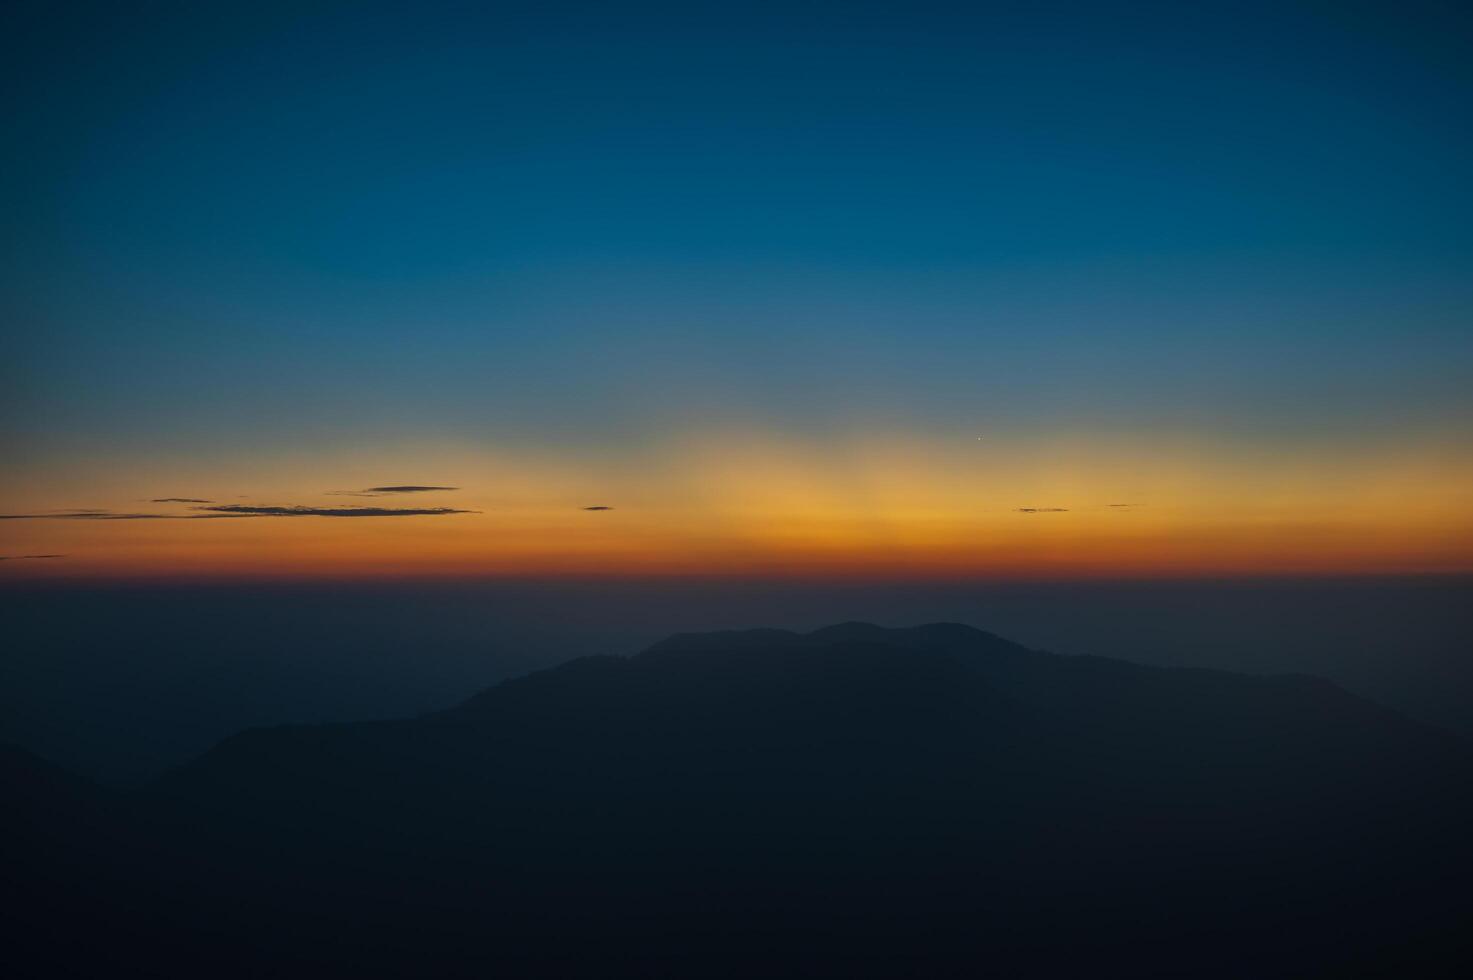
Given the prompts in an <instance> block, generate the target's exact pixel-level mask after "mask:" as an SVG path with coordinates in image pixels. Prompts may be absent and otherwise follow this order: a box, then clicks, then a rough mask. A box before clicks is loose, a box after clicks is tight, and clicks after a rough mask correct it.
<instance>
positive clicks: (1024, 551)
mask: <svg viewBox="0 0 1473 980" xmlns="http://www.w3.org/2000/svg"><path fill="white" fill-rule="evenodd" d="M384 455H385V454H383V453H363V454H356V455H355V454H345V455H344V456H342V457H340V458H334V459H330V460H322V459H313V460H300V459H287V460H252V461H250V463H251V465H249V466H246V465H245V464H244V463H241V464H238V466H234V467H230V468H228V469H226V468H215V469H212V468H211V467H209V466H207V465H205V464H195V465H190V464H174V465H171V466H170V465H159V464H157V463H156V462H155V463H151V464H150V465H149V466H147V467H139V469H141V470H147V471H148V474H149V475H148V477H147V479H146V480H145V479H144V478H143V477H142V476H141V475H130V476H127V477H126V478H119V479H117V480H115V481H114V483H113V484H112V485H111V486H110V487H109V488H108V490H107V492H106V493H105V494H98V493H97V492H96V491H86V492H84V491H83V490H82V489H79V488H83V487H85V486H86V485H87V484H86V482H85V481H84V480H82V479H81V478H80V476H81V475H80V474H76V475H68V474H66V473H56V474H50V475H49V482H46V483H33V485H31V486H29V487H27V488H24V490H23V492H20V493H16V494H14V495H13V496H11V497H10V498H8V499H6V500H5V501H4V502H3V511H4V512H6V513H43V512H46V511H50V510H55V509H57V508H59V507H63V506H65V507H74V506H75V507H83V506H86V507H101V508H107V509H111V510H114V511H117V512H140V511H143V512H159V513H165V512H166V513H171V514H176V515H180V516H186V515H188V514H190V513H191V511H190V510H189V508H188V506H185V505H177V504H171V505H164V504H154V503H148V502H146V501H149V500H151V499H152V497H154V496H160V495H173V494H187V495H190V496H196V495H197V496H200V497H204V498H209V499H212V500H217V501H223V502H231V503H234V502H237V501H241V500H242V497H241V490H242V489H253V488H252V487H251V486H250V485H249V484H248V483H247V482H246V481H245V480H244V477H245V476H247V475H249V476H251V477H252V479H253V482H255V483H256V484H257V486H259V487H260V489H258V490H257V491H256V494H254V495H252V496H250V497H249V498H246V500H248V502H250V503H259V504H273V505H302V504H306V505H311V506H318V507H328V506H333V507H342V506H353V505H375V506H386V507H433V506H450V507H456V508H462V509H466V510H474V511H477V513H467V514H455V515H446V516H417V517H371V518H370V517H364V518H332V517H261V518H246V519H222V520H128V521H80V520H56V519H41V520H13V521H4V522H0V553H3V554H7V555H9V554H42V553H46V554H52V553H62V554H66V555H67V557H66V558H62V559H54V560H46V561H41V560H37V561H16V562H4V563H0V578H3V579H5V580H9V581H17V580H35V579H57V578H62V579H66V578H97V579H132V578H175V577H187V578H220V579H230V578H380V577H382V578H396V577H477V576H488V577H490V576H495V577H562V576H589V577H636V576H692V575H701V576H764V577H785V576H794V577H814V578H848V577H874V578H896V579H911V578H916V579H925V578H966V577H986V578H1011V579H1064V578H1080V579H1088V578H1102V577H1112V578H1142V577H1146V578H1149V577H1203V576H1244V575H1340V574H1366V573H1418V572H1465V571H1473V512H1470V508H1469V507H1468V506H1467V501H1468V500H1469V499H1473V495H1470V494H1469V492H1468V491H1469V489H1470V488H1473V462H1470V461H1469V460H1468V459H1467V458H1462V457H1459V456H1458V455H1456V454H1454V453H1451V452H1449V451H1448V450H1447V449H1446V448H1445V447H1440V446H1436V445H1428V446H1422V447H1397V448H1387V447H1379V448H1375V449H1365V450H1362V451H1359V452H1351V451H1345V452H1341V453H1339V454H1335V455H1330V454H1325V453H1320V454H1317V455H1307V454H1303V453H1293V452H1267V451H1263V450H1253V449H1250V448H1243V447H1232V446H1206V447H1204V446H1194V445H1191V444H1190V443H1186V442H1183V443H1179V444H1176V445H1169V446H1167V445H1152V446H1141V445H1139V444H1135V445H1132V444H1121V445H1115V446H1104V445H1100V444H1099V443H1093V444H1085V443H1070V442H1068V441H1060V442H1057V443H1054V444H1049V445H1039V444H1033V445H1026V446H1024V445H997V446H992V445H989V446H985V447H980V448H979V447H977V446H973V445H965V446H960V447H959V446H957V445H955V444H952V443H941V442H936V441H930V442H927V441H925V440H921V439H917V438H914V437H909V436H905V435H904V434H894V435H889V436H884V435H882V436H871V437H869V438H867V439H864V440H855V441H852V442H849V443H838V444H828V445H815V444H812V443H806V442H802V441H799V440H783V439H780V438H775V437H772V436H770V435H756V436H754V435H750V434H741V433H736V434H732V433H727V434H723V435H721V436H719V437H708V438H706V439H704V440H701V441H693V440H692V441H684V442H677V443H672V444H667V445H664V446H660V447H656V448H653V449H648V450H645V451H642V452H639V453H633V452H631V453H627V454H624V455H614V454H609V453H603V454H589V455H587V456H583V457H579V456H577V455H576V454H568V455H566V456H562V457H550V456H546V455H537V454H529V453H523V454H517V453H508V452H494V451H491V450H487V449H484V448H481V447H466V446H438V447H423V446H421V447H406V448H405V449H403V450H401V451H399V452H396V453H393V454H391V455H392V458H393V459H395V460H396V462H395V463H394V464H393V465H392V466H390V465H385V464H384V463H383V461H382V458H383V457H384ZM406 460H407V462H406ZM113 469H114V471H115V472H123V473H127V467H126V466H125V465H124V466H115V467H114V468H113ZM236 469H238V470H239V472H230V470H236ZM386 472H387V473H388V475H389V476H393V475H394V474H399V473H407V474H415V475H417V474H429V475H435V476H438V477H439V478H440V479H443V480H446V481H447V482H448V483H450V484H453V485H455V486H459V487H462V488H463V489H462V490H460V491H457V492H453V493H436V494H423V495H418V494H417V495H414V496H412V497H410V496H405V497H397V498H389V499H385V498H376V499H373V500H362V499H355V498H349V497H341V496H327V495H325V491H326V490H329V489H340V488H343V487H354V486H373V485H381V484H383V483H384V481H385V473H386ZM262 473H264V474H267V476H268V477H269V479H266V480H263V479H261V478H260V476H259V474H262ZM452 478H453V479H452ZM263 484H264V485H263ZM293 488H295V489H293ZM590 504H607V505H610V506H612V507H613V509H612V510H610V511H603V512H589V511H584V510H583V509H582V508H583V507H584V506H587V505H590ZM1121 505H1126V506H1121ZM1025 508H1034V509H1035V512H1032V513H1027V512H1023V509H1025ZM1052 508H1059V509H1058V510H1052Z"/></svg>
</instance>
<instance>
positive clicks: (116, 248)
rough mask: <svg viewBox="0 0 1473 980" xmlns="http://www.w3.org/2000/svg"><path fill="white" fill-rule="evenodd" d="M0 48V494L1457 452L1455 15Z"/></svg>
mask: <svg viewBox="0 0 1473 980" xmlns="http://www.w3.org/2000/svg"><path fill="white" fill-rule="evenodd" d="M16 24H17V26H18V29H17V30H16V31H14V32H13V33H11V37H10V40H9V42H8V46H9V48H10V51H9V54H8V56H7V58H6V59H5V60H6V62H7V63H8V65H9V67H8V68H7V69H6V74H5V79H6V85H7V91H8V93H9V94H8V95H7V103H8V104H9V105H10V106H12V107H13V108H14V109H16V110H18V111H17V112H16V114H15V115H16V119H15V122H14V123H13V124H12V126H11V127H10V133H11V139H12V141H13V150H14V151H16V152H13V153H12V154H9V157H10V158H11V159H10V163H8V164H7V173H6V179H5V181H4V189H3V194H4V201H3V203H4V206H5V209H6V212H7V214H8V215H9V220H8V221H7V226H8V230H7V232H6V233H5V235H6V237H5V241H4V251H3V254H4V256H5V258H6V265H7V267H8V268H7V270H6V271H5V272H4V273H3V277H4V278H3V283H0V284H3V286H4V291H5V294H6V296H7V300H6V303H7V306H8V309H7V311H6V314H5V318H6V321H7V323H8V326H7V328H6V346H7V350H8V355H9V356H7V358H6V362H7V365H6V367H5V368H4V369H3V371H4V373H3V382H4V388H5V389H6V391H5V394H4V396H3V402H0V407H3V411H4V414H5V415H6V417H7V423H6V426H5V428H4V430H3V433H4V438H5V440H6V442H7V443H8V444H9V446H10V449H11V451H12V453H13V458H15V459H16V460H18V461H19V464H20V465H22V466H25V467H32V468H36V469H44V468H45V467H47V466H51V465H56V464H58V463H60V462H65V461H68V460H71V461H76V460H82V459H85V458H87V457H88V455H89V454H95V453H98V452H100V451H103V450H106V451H108V452H117V451H128V450H135V451H137V452H140V453H144V452H146V453H149V454H153V455H155V456H156V455H158V454H163V455H170V454H174V455H187V454H190V453H196V452H202V451H211V452H218V451H220V447H221V446H222V445H223V446H238V447H240V449H241V451H243V452H270V451H272V450H273V448H276V449H283V450H285V449H292V450H296V449H311V448H314V447H322V446H330V445H335V444H338V443H342V442H345V441H346V442H355V443H361V442H366V441H367V442H371V441H373V440H376V439H383V440H390V441H392V440H414V439H416V438H420V439H430V438H441V437H446V436H451V437H457V438H481V439H486V440H489V441H493V442H498V443H506V444H515V445H519V446H551V447H563V448H566V449H567V450H568V451H570V452H576V451H581V450H584V449H586V450H589V451H595V450H596V449H597V448H598V447H607V446H608V445H610V444H613V445H616V446H617V445H625V444H627V445H631V446H633V445H638V444H640V443H642V442H644V441H647V440H658V439H660V438H662V437H663V436H665V435H670V434H685V433H688V432H689V430H690V429H691V428H692V427H696V428H698V427H700V426H702V425H719V424H722V423H731V422H739V423H741V424H743V425H745V426H748V427H753V428H764V427H766V428H771V429H773V430H780V431H783V432H788V433H791V432H803V433H809V434H811V435H812V436H813V437H814V438H817V439H822V438H825V437H826V436H828V435H830V434H834V433H842V432H845V431H849V430H854V429H864V428H866V427H870V426H877V425H884V426H887V427H890V428H894V427H900V428H907V429H910V430H913V431H915V432H917V433H923V434H925V435H926V436H927V437H928V438H936V437H939V438H947V437H950V436H951V435H953V434H955V435H959V436H960V435H964V434H966V433H969V432H971V431H973V430H976V429H981V430H983V431H992V430H998V429H1001V430H1006V431H1009V432H1011V433H1013V434H1014V435H1016V436H1018V437H1019V438H1026V437H1028V436H1029V435H1031V434H1039V435H1042V434H1047V433H1049V432H1054V431H1067V432H1068V433H1070V434H1071V435H1080V434H1083V435H1088V434H1089V433H1091V432H1099V433H1101V434H1109V433H1118V432H1120V431H1129V432H1133V433H1136V434H1138V435H1140V436H1142V437H1143V438H1145V437H1149V435H1150V434H1151V433H1152V432H1153V431H1156V430H1157V429H1159V430H1160V431H1162V432H1163V433H1167V434H1170V433H1177V434H1179V433H1182V432H1187V433H1191V434H1193V435H1194V436H1197V437H1200V438H1203V439H1209V440H1210V439H1214V438H1221V439H1229V440H1236V441H1239V442H1243V441H1246V442H1249V443H1253V442H1262V443H1265V444H1269V443H1274V444H1277V443H1284V442H1288V443H1291V444H1295V445H1303V446H1304V447H1306V448H1307V449H1309V450H1316V451H1317V450H1319V449H1322V448H1324V447H1333V446H1335V445H1337V444H1339V443H1342V442H1355V441H1357V440H1363V439H1366V438H1374V439H1385V440H1396V439H1401V438H1411V439H1457V438H1460V437H1462V436H1466V435H1467V434H1468V430H1469V422H1470V419H1473V413H1470V409H1473V384H1470V382H1473V329H1470V323H1469V314H1470V312H1473V286H1470V283H1473V276H1470V275H1469V271H1470V270H1469V258H1470V245H1473V230H1470V229H1473V222H1470V220H1469V219H1470V218H1473V200H1470V191H1469V181H1468V179H1467V174H1468V173H1470V172H1473V159H1470V157H1473V142H1470V137H1469V133H1468V126H1467V120H1468V119H1469V118H1470V112H1469V110H1470V109H1473V105H1470V95H1473V75H1470V71H1473V69H1470V65H1473V58H1469V53H1470V52H1469V50H1468V49H1469V40H1470V37H1473V32H1470V30H1469V27H1470V23H1469V18H1468V15H1467V13H1466V12H1465V11H1460V10H1459V9H1458V8H1457V6H1456V5H1452V4H1441V5H1438V4H1428V5H1423V4H1415V3H1413V4H1407V3H1400V4H1346V3H1336V4H1284V3H1274V4H1265V5H1253V4H1222V5H1218V4H1114V5H1104V4H1078V5H1075V4H1037V3H1027V4H996V5H989V4H925V3H920V4H917V3H906V4H872V3H845V4H803V3H782V4H771V5H764V4H755V5H754V4H701V3H687V4H671V5H641V4H632V5H631V4H619V5H613V4H548V3H542V4H527V5H518V4H469V5H457V4H351V5H312V4H284V5H271V4H207V5H199V4H186V5H170V4H145V5H141V6H139V7H137V8H136V9H129V10H126V11H125V10H122V9H119V8H118V6H117V5H99V6H97V7H88V6H86V5H67V6H66V7H65V9H56V8H55V7H54V6H37V7H35V8H33V9H28V10H22V11H21V13H20V14H19V15H18V17H17V21H16ZM7 33H10V32H7Z"/></svg>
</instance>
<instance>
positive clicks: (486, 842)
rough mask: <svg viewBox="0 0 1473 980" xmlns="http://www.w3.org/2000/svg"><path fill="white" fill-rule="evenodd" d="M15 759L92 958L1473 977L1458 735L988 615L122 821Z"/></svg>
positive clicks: (862, 637) (303, 755)
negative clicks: (1106, 654) (1062, 648)
mask: <svg viewBox="0 0 1473 980" xmlns="http://www.w3.org/2000/svg"><path fill="white" fill-rule="evenodd" d="M11 768H12V769H15V770H17V771H24V772H27V773H30V775H29V776H25V778H27V779H30V780H31V782H30V783H29V784H28V785H30V786H31V788H30V789H29V790H27V793H28V795H29V796H30V797H31V798H32V799H33V801H34V800H35V799H38V798H46V799H48V800H49V799H53V798H55V799H60V800H64V801H70V802H65V803H64V804H56V805H55V806H54V807H53V809H55V808H56V807H61V812H65V813H66V814H68V816H67V817H66V819H65V820H57V821H50V822H48V821H46V820H45V819H40V820H35V821H31V823H30V825H29V826H21V827H18V828H12V830H11V833H12V834H13V839H14V840H16V841H18V842H19V843H21V844H22V845H24V846H25V847H26V849H27V853H30V854H32V855H37V854H39V855H41V857H39V858H36V859H35V860H32V861H31V862H30V864H28V865H27V868H28V870H27V874H28V875H30V876H31V878H33V879H34V884H33V885H32V886H31V887H34V889H35V892H36V894H37V895H43V896H44V899H45V904H44V907H43V906H41V905H37V906H36V909H37V910H33V912H32V914H31V915H30V919H31V920H32V921H30V922H28V923H27V924H26V925H25V928H26V931H27V933H28V935H29V936H30V937H31V938H32V939H33V940H37V938H38V937H42V938H40V940H39V943H33V945H37V944H39V945H42V946H45V945H46V943H48V942H49V943H51V947H50V948H51V953H52V957H53V963H54V964H56V965H58V966H59V967H66V966H67V965H69V964H70V965H71V966H73V967H77V968H79V969H81V970H83V971H91V970H95V969H96V968H97V966H98V965H99V964H106V965H107V966H108V968H109V969H110V970H111V972H119V971H120V970H122V971H123V972H127V971H128V970H131V969H135V968H136V969H137V971H138V972H144V973H151V974H153V975H186V974H188V975H199V974H207V973H213V974H216V975H219V974H222V973H225V974H244V975H266V974H270V975H275V976H280V975H301V976H308V975H312V976H321V975H334V974H336V975H353V976H359V975H366V974H383V975H400V976H427V975H468V976H469V975H477V976H492V975H501V976H513V977H515V976H532V975H554V976H566V975H577V976H599V977H605V976H672V977H695V976H744V977H745V976H754V975H763V976H773V975H777V976H811V975H829V976H887V977H888V976H902V975H910V976H936V975H940V976H951V975H955V976H977V975H989V974H991V975H997V976H1003V977H1017V976H1060V977H1074V976H1080V975H1090V976H1153V975H1155V976H1234V977H1237V976H1241V977H1268V976H1282V977H1289V976H1293V977H1303V976H1320V975H1343V976H1355V975H1381V976H1399V977H1409V976H1440V975H1447V976H1460V975H1463V974H1464V972H1465V971H1466V969H1467V967H1468V966H1469V962H1468V961H1467V960H1465V959H1463V958H1462V957H1463V954H1464V952H1465V950H1464V948H1463V947H1462V945H1461V938H1462V934H1463V932H1464V931H1465V930H1466V929H1467V928H1468V927H1469V926H1470V924H1473V919H1470V909H1473V899H1470V893H1469V886H1468V881H1469V877H1468V875H1469V872H1470V870H1473V861H1470V847H1469V844H1468V840H1467V832H1466V828H1467V826H1468V823H1467V821H1468V819H1469V818H1470V816H1473V800H1470V793H1469V786H1470V775H1473V764H1470V757H1469V754H1468V752H1467V749H1466V747H1465V746H1464V745H1463V744H1462V743H1461V742H1459V741H1458V740H1456V739H1454V738H1452V737H1451V736H1448V735H1445V734H1443V733H1441V732H1439V731H1436V730H1433V729H1429V728H1426V727H1424V726H1421V725H1418V724H1415V723H1413V722H1410V721H1408V720H1406V719H1404V718H1402V717H1400V716H1398V715H1396V714H1394V713H1392V712H1389V711H1386V710H1384V709H1382V708H1380V707H1378V706H1376V705H1374V704H1371V703H1368V702H1366V701H1363V700H1360V699H1358V698H1355V697H1353V696H1351V695H1349V694H1346V693H1345V692H1343V691H1341V690H1340V689H1338V688H1336V687H1335V686H1333V685H1332V684H1330V683H1328V682H1325V681H1321V680H1317V679H1314V678H1310V677H1301V676H1284V677H1253V676H1247V675H1239V674H1231V673H1224V672H1216V671H1200V670H1168V669H1160V668H1148V667H1141V666H1136V665H1133V664H1129V663H1126V662H1123V661H1116V660H1105V659H1099V658H1089V657H1057V656H1052V655H1049V654H1045V653H1039V652H1036V651H1031V650H1027V649H1025V648H1022V647H1019V646H1017V645H1015V644H1012V643H1009V642H1007V641H1005V640H1002V639H1000V638H998V637H995V636H993V635H991V634H988V633H983V632H980V631H977V630H973V629H970V628H968V627H964V626H956V625H948V624H938V625H933V626H925V627H918V628H915V629H908V630H886V629H881V628H879V627H874V626H867V625H863V624H845V625H842V626H836V627H831V628H828V629H824V630H819V631H817V632H815V633H811V634H807V635H798V634H793V633H787V632H782V631H753V632H744V633H714V634H693V635H680V636H675V637H672V638H670V639H669V640H666V641H664V642H662V643H659V644H657V645H656V646H654V647H652V648H650V649H649V650H647V651H645V652H644V653H642V654H639V655H638V656H634V657H629V658H619V657H597V658H585V659H581V660H575V661H572V662H570V663H567V664H564V665H563V666H561V667H558V668H555V669H552V670H546V671H541V672H539V673H535V674H532V675H529V676H527V677H524V678H521V679H518V680H515V681H510V682H507V683H504V684H501V685H499V686H497V687H495V688H492V689H491V690H488V691H486V692H484V693H482V694H480V695H478V696H476V697H474V698H472V699H471V700H469V701H467V702H466V703H464V704H462V705H460V706H459V707H457V708H454V709H452V710H450V711H446V712H442V713H439V714H435V715H429V716H425V717H422V718H419V719H416V720H412V721H393V722H377V723H365V724H348V725H328V726H304V727H286V728H275V729H262V730H252V731H248V732H245V733H242V734H241V735H238V736H236V737H234V738H231V739H228V740H226V741H225V742H223V743H222V744H221V745H219V746H218V747H217V748H216V749H214V750H213V751H211V752H210V753H208V754H207V755H205V756H204V757H202V758H201V759H199V760H197V761H196V762H194V763H193V764H191V765H189V766H186V767H184V768H183V769H181V770H179V771H177V772H174V773H172V774H171V775H170V776H168V777H167V778H165V779H164V780H162V781H161V782H159V783H158V784H157V785H155V786H153V787H151V788H150V789H149V790H148V791H147V792H146V793H145V794H143V797H142V798H141V799H137V800H132V801H130V802H128V803H127V804H123V803H120V802H118V801H108V800H106V799H103V798H92V797H90V796H88V795H87V794H86V793H83V792H81V791H80V790H78V789H77V788H76V787H75V786H72V785H71V784H69V783H67V782H66V781H65V780H62V779H61V777H59V776H56V775H55V774H47V775H45V776H44V778H42V777H37V776H36V775H35V772H34V770H35V768H36V767H35V766H34V765H32V764H31V763H30V762H29V761H27V763H26V764H25V765H19V764H17V765H12V766H11ZM47 806H52V804H47ZM33 808H34V806H33ZM79 814H80V815H79ZM100 815H102V816H100ZM106 815H111V820H110V822H103V823H99V820H102V819H103V816H106ZM37 826H45V827H48V828H50V831H49V833H50V836H52V837H56V836H58V835H60V836H62V837H65V838H68V840H67V843H65V845H57V844H55V843H54V842H52V843H51V844H48V845H47V846H48V847H50V850H49V851H44V850H37V848H36V847H34V846H31V844H30V843H29V842H30V841H31V838H32V836H34V831H35V829H36V827H37ZM28 835H30V836H28ZM99 842H100V843H99ZM46 854H55V855H59V857H57V858H55V859H54V860H53V859H49V858H47V857H45V855H46ZM48 860H52V861H53V863H52V864H50V865H48V864H47V862H48ZM79 861H80V862H84V863H85V862H93V866H95V867H96V869H97V873H96V875H95V876H92V877H94V878H95V882H96V883H95V884H94V885H93V886H91V887H89V888H87V889H85V890H79V894H83V893H84V894H85V899H86V900H85V901H81V900H80V899H79V900H78V901H77V902H76V903H75V906H74V907H68V906H67V904H66V902H67V899H66V896H65V893H63V895H62V897H60V898H58V897H57V891H58V890H57V889H56V888H55V887H54V886H55V884H56V882H57V881H58V880H67V878H68V877H69V876H75V875H76V874H77V870H76V869H77V867H78V862H79ZM48 867H49V868H52V869H54V871H48ZM23 880H31V879H30V878H27V879H23ZM63 891H64V890H63ZM109 902H111V904H109ZM38 910H39V911H38ZM58 917H60V919H61V921H64V922H66V923H67V925H68V926H69V927H71V928H67V929H63V930H60V931H59V932H58V931H57V930H55V929H54V928H53V927H54V925H55V924H56V922H57V921H58ZM89 932H90V934H91V935H93V936H100V937H105V942H86V941H82V942H78V941H76V940H73V941H71V942H69V943H68V942H58V941H55V938H54V937H56V936H57V935H61V934H65V935H73V936H76V935H81V936H83V937H85V936H87V935H88V934H89ZM56 972H57V971H56V970H52V971H47V975H55V974H56Z"/></svg>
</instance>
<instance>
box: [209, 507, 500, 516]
mask: <svg viewBox="0 0 1473 980" xmlns="http://www.w3.org/2000/svg"><path fill="white" fill-rule="evenodd" d="M194 509H195V510H206V511H212V512H213V513H211V514H209V515H199V516H201V517H204V516H210V517H438V516H440V515H444V514H477V513H480V512H479V511H474V510H459V509H457V508H454V507H297V506H294V507H256V506H252V505H249V504H220V505H218V506H215V507H196V508H194Z"/></svg>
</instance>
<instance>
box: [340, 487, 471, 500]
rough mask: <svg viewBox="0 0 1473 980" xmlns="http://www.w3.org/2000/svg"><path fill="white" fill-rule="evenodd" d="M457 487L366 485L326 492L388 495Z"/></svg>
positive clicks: (349, 494)
mask: <svg viewBox="0 0 1473 980" xmlns="http://www.w3.org/2000/svg"><path fill="white" fill-rule="evenodd" d="M459 489H460V487H429V486H416V485H406V486H398V487H368V488H366V489H363V490H329V491H327V494H328V495H329V496H332V497H390V496H394V495H395V494H402V493H434V492H439V491H450V490H459Z"/></svg>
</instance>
